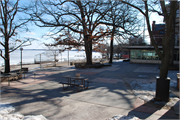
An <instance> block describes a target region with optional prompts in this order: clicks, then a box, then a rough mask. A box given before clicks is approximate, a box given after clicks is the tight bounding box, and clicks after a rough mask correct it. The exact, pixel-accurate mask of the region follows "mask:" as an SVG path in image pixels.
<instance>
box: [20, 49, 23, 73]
mask: <svg viewBox="0 0 180 120" xmlns="http://www.w3.org/2000/svg"><path fill="white" fill-rule="evenodd" d="M20 51H21V70H22V51H23V48H22V47H21V48H20Z"/></svg>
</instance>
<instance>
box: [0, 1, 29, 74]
mask: <svg viewBox="0 0 180 120" xmlns="http://www.w3.org/2000/svg"><path fill="white" fill-rule="evenodd" d="M22 11H23V9H21V8H20V7H19V0H17V1H14V0H12V1H11V0H1V1H0V32H1V33H0V37H2V40H0V45H1V46H2V47H4V49H5V54H3V53H2V50H1V49H0V56H1V57H2V58H3V59H4V61H5V73H8V72H10V62H9V61H10V57H9V53H10V52H13V51H15V50H16V49H18V48H19V47H22V46H27V45H30V44H31V41H32V39H31V38H24V39H17V35H18V32H19V31H22V30H28V29H27V27H26V23H27V22H28V21H29V20H27V19H26V20H25V19H24V20H23V18H21V17H20V16H19V15H18V14H19V13H20V12H22Z"/></svg>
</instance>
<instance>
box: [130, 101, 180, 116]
mask: <svg viewBox="0 0 180 120" xmlns="http://www.w3.org/2000/svg"><path fill="white" fill-rule="evenodd" d="M136 102H137V101H136ZM157 102H158V101H155V100H154V99H152V100H150V101H148V102H147V103H145V104H142V105H139V106H136V105H134V108H133V109H132V110H131V111H130V112H129V113H128V115H130V116H136V117H138V118H139V119H154V120H155V119H171V120H172V119H178V118H179V115H176V114H175V112H174V110H173V107H172V108H167V107H166V106H165V105H166V103H167V102H159V103H160V104H157Z"/></svg>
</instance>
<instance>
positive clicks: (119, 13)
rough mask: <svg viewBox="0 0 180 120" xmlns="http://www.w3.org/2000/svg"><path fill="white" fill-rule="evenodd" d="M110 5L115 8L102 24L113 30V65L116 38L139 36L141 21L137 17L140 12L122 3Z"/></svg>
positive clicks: (110, 3) (111, 3) (111, 42)
mask: <svg viewBox="0 0 180 120" xmlns="http://www.w3.org/2000/svg"><path fill="white" fill-rule="evenodd" d="M108 5H109V6H110V7H111V6H114V7H113V8H112V9H110V10H109V11H108V12H107V14H106V15H105V17H104V20H105V22H102V24H106V25H107V26H108V27H109V29H111V34H110V36H111V37H110V60H109V63H112V59H113V41H114V36H122V37H125V36H128V35H131V36H138V32H139V26H140V25H139V22H140V21H141V20H140V19H139V18H138V17H137V15H138V13H139V12H138V11H137V10H136V9H132V8H130V7H129V6H128V5H126V4H123V3H122V2H119V1H113V0H111V1H109V4H108Z"/></svg>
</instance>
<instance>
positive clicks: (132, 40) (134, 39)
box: [129, 37, 146, 45]
mask: <svg viewBox="0 0 180 120" xmlns="http://www.w3.org/2000/svg"><path fill="white" fill-rule="evenodd" d="M129 45H146V43H145V41H144V40H143V38H142V37H130V38H129Z"/></svg>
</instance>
